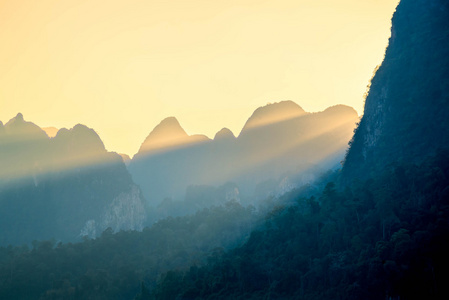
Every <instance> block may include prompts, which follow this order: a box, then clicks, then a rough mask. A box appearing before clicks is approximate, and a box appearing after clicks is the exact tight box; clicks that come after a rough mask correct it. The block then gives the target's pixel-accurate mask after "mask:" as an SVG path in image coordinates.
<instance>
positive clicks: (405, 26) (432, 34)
mask: <svg viewBox="0 0 449 300" xmlns="http://www.w3.org/2000/svg"><path fill="white" fill-rule="evenodd" d="M448 120H449V2H448V1H445V0H426V1H424V0H402V1H401V2H400V4H399V6H398V8H397V10H396V13H395V14H394V16H393V20H392V30H391V38H390V40H389V45H388V48H387V50H386V53H385V58H384V61H383V63H382V65H381V66H380V67H379V69H378V70H377V71H376V74H375V76H374V77H373V79H372V81H371V87H370V91H369V94H368V96H367V98H366V102H365V112H364V116H363V118H362V120H361V122H360V124H359V126H358V128H357V129H356V131H355V134H354V137H353V140H352V141H351V147H350V149H349V151H348V153H347V156H346V159H345V164H344V168H343V175H344V176H343V178H344V179H346V180H348V179H349V180H351V179H353V178H355V177H359V178H360V177H362V178H363V177H368V176H369V174H370V173H372V172H376V170H378V169H380V168H382V167H384V166H386V165H388V164H390V163H395V162H399V161H403V162H419V161H421V160H422V159H424V158H425V157H427V156H428V155H432V154H433V153H435V152H436V151H438V149H440V148H444V147H447V146H449V121H448Z"/></svg>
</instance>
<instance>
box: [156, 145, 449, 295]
mask: <svg viewBox="0 0 449 300" xmlns="http://www.w3.org/2000/svg"><path fill="white" fill-rule="evenodd" d="M295 200H296V203H295V204H293V205H288V206H285V207H278V208H276V209H274V210H273V211H272V212H271V213H270V214H268V215H267V216H266V218H265V223H264V225H263V226H262V227H261V229H259V230H256V231H253V232H252V233H251V236H250V238H249V240H248V241H247V242H246V243H245V244H244V245H243V246H242V247H239V248H237V249H235V250H233V251H230V252H229V253H226V254H224V255H222V256H221V257H219V258H214V257H212V258H211V259H210V260H209V262H208V264H207V265H206V266H203V267H201V268H191V269H190V270H189V271H187V272H180V271H177V272H176V271H171V272H169V273H166V274H165V275H164V276H163V277H162V280H161V281H160V282H159V284H158V286H157V287H156V289H154V290H153V291H152V292H153V296H154V298H155V299H447V297H449V289H448V287H447V284H446V278H447V276H446V272H447V268H448V267H449V258H448V257H447V253H448V251H449V222H448V220H449V152H448V151H445V152H441V153H439V154H438V155H437V156H435V157H432V158H429V159H427V160H426V161H425V162H423V163H422V164H421V165H414V164H409V165H394V166H390V167H388V168H386V169H385V170H384V172H383V173H382V174H378V175H377V176H376V177H375V178H372V179H369V180H366V181H359V182H358V183H355V184H353V185H352V186H350V187H347V188H345V189H344V190H339V189H338V188H337V186H336V185H335V184H334V183H333V182H329V183H328V184H327V185H326V187H325V188H324V190H323V191H322V192H321V193H320V194H319V196H318V197H313V196H312V197H308V198H304V197H301V196H298V195H297V196H296V197H295Z"/></svg>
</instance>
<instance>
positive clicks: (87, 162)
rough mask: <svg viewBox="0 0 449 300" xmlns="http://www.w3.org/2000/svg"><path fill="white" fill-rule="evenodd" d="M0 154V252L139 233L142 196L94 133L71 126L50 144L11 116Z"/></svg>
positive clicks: (0, 137) (0, 131)
mask: <svg viewBox="0 0 449 300" xmlns="http://www.w3.org/2000/svg"><path fill="white" fill-rule="evenodd" d="M0 154H1V155H0V163H1V166H2V168H1V170H0V231H1V232H2V235H1V237H0V244H1V245H5V244H8V243H12V244H19V243H29V242H31V241H32V240H34V239H50V238H54V239H56V240H63V241H74V240H77V239H79V238H80V237H81V236H83V235H89V236H91V237H93V236H96V235H97V234H99V233H101V232H102V231H103V230H105V229H106V228H108V227H111V228H112V229H113V230H120V229H141V228H142V226H143V222H144V220H145V216H146V210H145V203H144V201H143V197H142V195H141V192H140V190H139V189H138V188H137V186H136V185H135V184H134V183H133V182H132V179H131V176H130V175H129V173H128V171H127V170H126V167H125V165H124V163H123V160H122V158H121V157H120V156H119V155H117V154H115V153H110V152H107V151H106V149H105V147H104V145H103V142H102V141H101V139H100V137H99V136H98V135H97V134H96V132H95V131H94V130H92V129H90V128H88V127H86V126H84V125H80V124H78V125H76V126H75V127H73V128H72V129H64V128H63V129H60V130H59V131H58V133H57V135H56V136H55V137H54V138H49V137H48V136H47V134H46V133H45V132H44V131H43V130H42V129H41V128H40V127H39V126H37V125H35V124H33V123H31V122H26V121H25V120H24V119H23V116H22V114H18V115H17V116H16V117H15V118H13V119H11V120H10V121H9V122H7V123H6V124H5V125H4V126H3V125H2V124H1V126H0ZM125 208H126V209H125Z"/></svg>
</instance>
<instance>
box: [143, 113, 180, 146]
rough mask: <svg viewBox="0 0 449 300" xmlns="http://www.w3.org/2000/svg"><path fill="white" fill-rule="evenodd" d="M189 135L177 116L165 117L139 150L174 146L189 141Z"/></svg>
mask: <svg viewBox="0 0 449 300" xmlns="http://www.w3.org/2000/svg"><path fill="white" fill-rule="evenodd" d="M188 138H189V135H188V134H187V133H186V132H185V130H184V129H183V128H182V127H181V124H179V122H178V120H177V119H176V118H175V117H168V118H165V119H163V120H162V121H161V122H160V123H159V124H158V125H156V127H154V129H153V130H152V131H151V132H150V134H149V135H148V136H147V137H146V139H145V141H144V142H143V143H142V145H141V146H140V149H139V152H145V151H150V150H154V149H161V148H167V147H172V146H176V145H180V144H184V143H186V142H187V140H188Z"/></svg>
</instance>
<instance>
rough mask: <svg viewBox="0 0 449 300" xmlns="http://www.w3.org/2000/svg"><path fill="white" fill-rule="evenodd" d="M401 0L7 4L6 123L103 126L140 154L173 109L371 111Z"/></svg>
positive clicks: (1, 94) (238, 114)
mask: <svg viewBox="0 0 449 300" xmlns="http://www.w3.org/2000/svg"><path fill="white" fill-rule="evenodd" d="M397 4H398V0H339V1H335V0H276V1H274V0H265V1H264V0H215V1H211V0H170V1H166V0H163V1H159V0H158V1H156V0H145V1H144V0H127V1H123V0H107V1H106V0H66V1H59V0H40V1H35V0H21V1H13V0H0V120H1V121H3V123H6V122H7V121H8V120H9V119H11V118H13V117H14V116H15V115H16V114H17V113H18V112H21V113H22V114H23V115H24V118H25V120H27V121H32V122H34V123H36V124H37V125H39V126H41V127H49V126H54V127H57V128H62V127H65V128H72V127H73V126H74V125H76V124H78V123H81V124H85V125H87V126H88V127H91V128H93V129H95V131H96V132H97V133H98V134H99V135H100V137H101V138H102V140H103V142H104V144H105V146H106V148H107V149H108V150H109V151H115V152H118V153H126V154H129V155H131V156H132V155H134V154H135V153H136V152H137V150H138V149H139V147H140V145H141V143H142V142H143V141H144V139H145V137H146V136H147V135H148V134H149V133H150V131H151V130H152V129H153V128H154V127H155V126H156V125H157V124H159V123H160V121H161V120H162V119H164V118H166V117H169V116H175V117H176V118H177V119H178V120H179V122H180V124H181V126H182V127H183V128H184V129H185V130H186V132H187V133H189V134H206V135H207V136H209V137H210V138H213V137H214V135H215V133H216V132H218V131H219V130H220V129H221V128H223V127H227V128H229V129H231V130H232V131H233V132H234V134H235V135H238V134H239V133H240V130H241V129H242V127H243V125H244V123H245V122H246V120H247V119H248V118H249V117H250V115H251V114H252V112H253V111H254V110H255V109H256V108H257V107H260V106H264V105H266V104H267V103H273V102H279V101H282V100H293V101H295V102H296V103H298V104H299V105H300V106H301V107H302V108H303V109H304V110H306V111H308V112H315V111H322V110H324V109H326V108H327V107H329V106H332V105H336V104H345V105H349V106H352V107H354V108H355V109H356V110H357V112H358V113H359V114H360V115H361V114H363V105H364V103H363V101H364V97H363V95H364V93H365V91H366V86H367V85H368V84H369V81H370V79H371V77H372V75H373V70H374V69H375V67H376V66H377V65H379V64H380V63H381V62H382V59H383V56H384V53H385V48H386V46H387V43H388V38H389V36H390V27H391V17H392V14H393V12H394V10H395V7H396V6H397Z"/></svg>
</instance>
